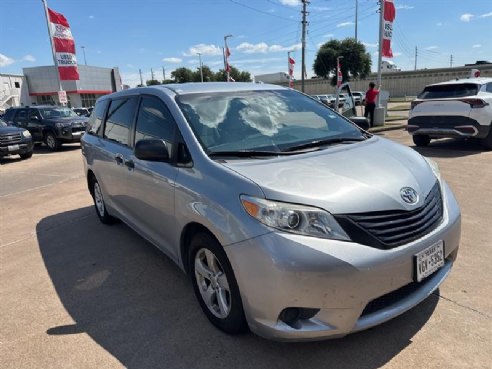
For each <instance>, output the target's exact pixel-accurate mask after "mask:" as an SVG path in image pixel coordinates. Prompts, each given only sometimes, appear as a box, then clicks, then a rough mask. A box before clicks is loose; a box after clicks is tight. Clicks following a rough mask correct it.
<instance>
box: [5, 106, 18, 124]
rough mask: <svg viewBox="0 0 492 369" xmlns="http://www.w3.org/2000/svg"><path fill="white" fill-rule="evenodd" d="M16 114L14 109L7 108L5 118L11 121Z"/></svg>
mask: <svg viewBox="0 0 492 369" xmlns="http://www.w3.org/2000/svg"><path fill="white" fill-rule="evenodd" d="M14 114H15V110H14V109H7V111H6V112H5V115H4V116H3V120H4V121H6V122H11V121H12V120H13V118H14Z"/></svg>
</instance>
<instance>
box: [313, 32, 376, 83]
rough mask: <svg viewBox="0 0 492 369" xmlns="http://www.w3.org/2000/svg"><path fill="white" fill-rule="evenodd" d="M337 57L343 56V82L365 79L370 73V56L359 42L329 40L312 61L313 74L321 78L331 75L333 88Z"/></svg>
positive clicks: (335, 79)
mask: <svg viewBox="0 0 492 369" xmlns="http://www.w3.org/2000/svg"><path fill="white" fill-rule="evenodd" d="M338 56H343V58H342V59H340V64H341V66H342V68H341V69H342V76H343V80H344V81H350V79H351V78H365V77H367V76H368V75H369V73H371V55H370V54H369V53H368V52H366V48H365V46H364V45H363V44H362V43H361V42H356V41H355V39H353V38H346V39H345V40H342V41H339V40H330V41H328V42H326V43H325V44H323V45H322V46H321V47H320V49H319V50H318V53H317V55H316V59H315V60H314V64H313V70H314V73H316V75H317V76H319V77H323V78H328V77H329V76H330V75H331V76H332V78H331V84H332V85H333V86H335V85H336V84H337V76H336V69H337V57H338Z"/></svg>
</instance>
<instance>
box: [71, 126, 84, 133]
mask: <svg viewBox="0 0 492 369" xmlns="http://www.w3.org/2000/svg"><path fill="white" fill-rule="evenodd" d="M74 132H85V127H72V133H74Z"/></svg>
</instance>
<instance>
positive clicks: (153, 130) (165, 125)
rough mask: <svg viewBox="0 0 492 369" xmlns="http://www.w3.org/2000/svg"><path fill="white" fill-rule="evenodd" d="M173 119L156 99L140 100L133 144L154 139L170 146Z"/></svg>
mask: <svg viewBox="0 0 492 369" xmlns="http://www.w3.org/2000/svg"><path fill="white" fill-rule="evenodd" d="M175 127H176V125H175V123H174V119H173V117H172V115H171V113H170V112H169V110H168V109H167V107H166V105H165V104H164V103H163V102H162V101H161V100H159V99H158V98H156V97H151V96H146V97H144V98H143V99H142V104H141V105H140V110H139V112H138V118H137V128H136V132H135V142H137V141H139V140H144V139H149V138H155V139H159V140H164V141H166V143H167V144H168V147H169V144H171V143H172V142H173V140H174V133H175Z"/></svg>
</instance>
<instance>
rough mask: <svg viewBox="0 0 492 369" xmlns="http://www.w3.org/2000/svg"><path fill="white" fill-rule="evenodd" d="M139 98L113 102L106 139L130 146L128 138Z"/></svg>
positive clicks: (107, 121)
mask: <svg viewBox="0 0 492 369" xmlns="http://www.w3.org/2000/svg"><path fill="white" fill-rule="evenodd" d="M137 102H138V100H137V98H135V97H130V98H122V99H116V100H113V101H111V105H110V106H109V112H108V117H107V119H106V124H105V125H104V138H106V139H108V140H111V141H115V142H118V143H120V144H122V145H127V146H128V137H129V132H130V128H131V126H132V122H133V118H134V117H135V111H136V108H137Z"/></svg>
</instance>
